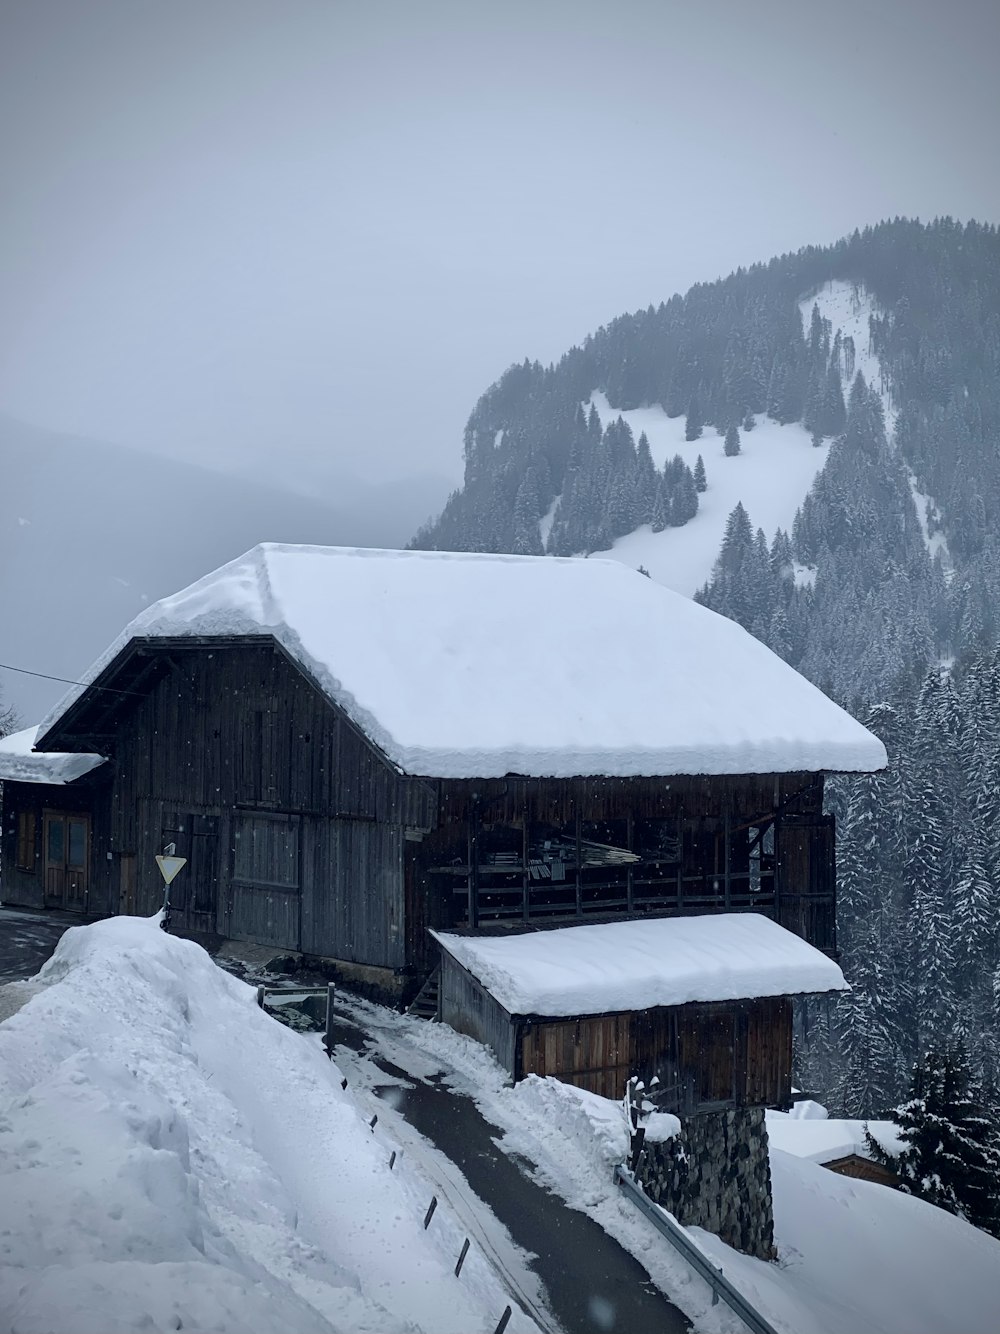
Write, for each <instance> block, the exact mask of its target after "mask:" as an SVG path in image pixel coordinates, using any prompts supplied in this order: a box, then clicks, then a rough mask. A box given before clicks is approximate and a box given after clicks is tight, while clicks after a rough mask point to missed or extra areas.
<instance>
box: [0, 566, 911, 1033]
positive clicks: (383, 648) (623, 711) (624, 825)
mask: <svg viewBox="0 0 1000 1334" xmlns="http://www.w3.org/2000/svg"><path fill="white" fill-rule="evenodd" d="M85 681H86V684H85V686H83V687H82V688H77V689H74V690H73V691H72V692H71V693H70V694H69V695H68V696H67V697H66V699H64V700H63V701H62V703H61V704H60V705H59V706H58V708H57V709H56V710H55V711H54V713H53V714H52V715H51V716H50V717H49V718H48V719H46V720H45V722H44V723H43V725H42V727H41V729H40V730H39V735H38V738H37V742H36V744H37V747H38V750H39V751H40V752H43V753H45V752H59V753H61V754H72V755H74V756H76V757H77V758H79V757H81V756H88V757H91V759H92V761H93V764H92V766H91V772H90V774H89V776H88V782H89V786H88V787H87V788H86V794H87V795H86V801H85V803H84V804H85V806H86V813H87V816H88V818H89V820H90V825H89V832H88V838H89V841H90V843H89V849H88V851H89V871H88V882H87V902H86V906H87V907H88V908H89V910H90V911H92V912H104V913H117V912H136V913H142V914H152V913H154V912H155V911H156V910H157V908H158V907H159V905H160V902H161V898H162V892H163V891H162V883H161V881H160V877H159V875H158V872H157V869H156V865H155V861H154V858H155V856H156V854H157V853H159V852H161V851H162V850H163V849H164V848H165V847H166V846H168V845H170V844H173V845H174V848H175V850H176V852H177V853H178V854H179V855H181V856H184V857H186V858H187V859H188V865H187V866H186V867H185V869H184V870H183V871H182V872H181V873H180V875H179V876H178V877H177V879H176V880H175V881H174V884H173V887H172V891H171V899H172V908H173V921H174V924H175V926H176V927H177V928H179V929H180V930H182V931H185V932H189V933H192V934H195V935H203V936H216V937H225V938H230V939H235V940H246V941H253V942H258V943H261V944H265V945H270V946H274V947H276V948H277V949H281V950H287V951H294V952H298V953H301V954H303V955H306V956H311V957H314V958H318V959H323V960H326V961H328V962H329V964H330V966H331V968H332V969H333V970H334V971H336V972H339V973H340V975H342V976H344V977H345V978H351V979H354V980H355V981H358V982H362V983H365V984H368V985H370V986H372V987H374V988H376V989H377V990H379V991H380V992H381V993H382V994H385V995H390V996H397V997H401V996H404V995H405V994H407V993H408V992H412V991H413V990H415V988H416V987H417V985H419V983H420V981H421V980H422V979H423V978H424V977H425V976H426V975H427V974H428V972H429V971H430V970H431V968H432V967H433V966H434V965H435V964H436V962H437V958H438V947H437V945H436V943H435V942H434V940H433V939H432V937H431V935H430V933H429V932H430V929H434V930H437V931H439V932H457V931H463V930H465V931H479V932H488V931H496V932H508V933H509V932H512V931H513V932H517V931H525V930H529V931H530V930H534V929H536V928H539V927H545V928H547V927H552V926H560V925H565V924H567V923H581V922H591V921H593V922H600V921H613V920H644V919H656V918H661V917H678V916H683V917H688V916H691V915H697V914H705V913H719V912H727V913H733V912H746V911H749V912H753V913H757V914H762V915H763V916H765V917H769V918H771V919H773V920H774V921H775V922H777V923H780V924H781V925H782V926H784V927H785V928H786V929H787V930H788V931H791V932H793V933H795V934H797V935H799V936H802V937H804V938H805V939H807V940H809V941H811V942H812V943H813V944H815V945H816V946H817V947H818V948H819V949H821V950H825V951H828V952H832V951H833V950H834V949H835V944H836V940H835V928H834V921H835V918H834V861H833V847H834V830H833V825H832V821H831V819H830V817H828V816H826V815H824V814H823V809H822V806H823V776H824V772H826V771H868V770H872V769H875V768H878V767H881V765H883V764H884V762H885V759H884V751H883V749H882V747H881V744H880V743H879V742H878V741H877V740H876V739H875V738H874V737H872V736H871V735H870V734H869V733H868V732H866V731H865V729H864V728H862V727H861V726H860V725H859V724H858V723H857V722H855V721H854V720H853V719H852V718H850V717H849V716H848V715H847V714H845V713H844V712H843V711H842V710H840V709H839V708H838V707H837V706H836V705H834V704H833V703H831V701H829V700H828V699H826V698H825V697H824V696H823V695H822V694H821V693H820V692H819V691H818V690H816V689H815V688H814V687H813V686H811V685H810V684H809V683H808V682H806V681H804V680H803V678H801V677H800V676H798V675H797V673H795V672H794V671H792V669H791V668H789V667H788V666H787V665H786V664H784V663H783V662H781V661H780V660H779V659H778V658H776V657H775V656H774V655H773V654H771V653H770V652H769V651H768V650H767V649H766V648H764V647H763V646H762V645H761V644H759V643H758V642H757V641H755V640H754V639H752V638H751V637H750V636H749V635H747V634H746V633H745V632H744V631H743V630H741V629H740V628H739V627H738V626H736V625H734V624H732V623H731V622H729V621H726V620H724V619H723V618H721V617H719V616H716V615H714V614H713V613H711V612H709V611H707V610H705V609H704V608H701V607H698V606H696V605H695V604H693V603H691V602H689V601H688V600H687V599H684V598H681V597H679V596H677V595H675V594H672V593H670V592H668V591H667V590H665V589H663V588H661V587H659V586H658V585H656V584H654V583H652V582H651V581H650V580H648V579H646V578H643V577H642V576H640V575H637V574H635V573H633V572H632V571H629V570H627V569H625V568H624V567H622V566H620V565H617V564H615V563H614V562H610V561H601V560H552V559H547V558H546V559H534V558H529V557H509V556H480V555H467V554H462V555H456V554H450V553H427V552H412V553H399V552H366V551H347V550H340V549H335V548H303V547H279V546H263V547H259V548H255V549H254V550H253V551H252V552H250V553H248V554H247V555H246V556H245V557H242V558H241V559H240V560H238V561H234V562H232V564H231V565H229V566H225V567H223V568H222V569H221V570H218V571H215V572H214V573H213V574H211V575H209V576H207V577H206V578H205V579H203V580H201V581H199V582H198V583H197V584H194V585H192V586H191V588H189V589H186V590H184V591H183V592H181V593H179V594H177V595H175V596H174V597H172V598H168V599H165V600H164V601H163V602H160V603H158V604H156V605H155V606H153V607H151V608H149V609H148V610H147V611H145V612H144V613H143V614H142V615H141V616H140V617H138V618H137V619H136V620H135V621H134V622H133V623H132V624H131V625H130V626H129V627H128V628H127V629H126V631H125V632H124V634H123V635H122V636H121V638H120V639H119V640H118V641H117V642H116V643H115V644H114V645H112V647H111V648H110V649H109V651H108V652H107V653H106V654H105V655H104V657H103V658H102V659H101V660H100V661H99V662H98V663H97V664H95V666H94V667H93V668H92V669H91V670H90V671H89V672H88V673H87V674H86V677H85ZM100 757H104V758H105V759H106V763H101V762H100ZM82 781H83V778H82V777H81V778H80V779H75V780H73V783H70V784H68V785H66V786H67V789H68V788H69V787H73V786H75V784H76V783H79V782H82ZM83 793H84V788H82V787H81V788H80V797H81V800H82V798H83ZM75 796H76V794H74V799H75ZM32 809H34V810H36V811H37V812H38V816H37V818H39V819H41V820H42V821H44V819H45V815H44V810H46V809H48V810H55V809H56V808H55V806H53V805H51V803H50V805H49V806H47V807H46V806H44V803H43V805H42V806H39V805H38V801H37V797H36V795H35V794H33V792H32V790H31V783H30V782H28V781H24V780H22V779H19V778H18V777H17V776H16V775H13V776H8V778H7V781H6V782H5V790H4V826H3V827H4V842H3V878H4V886H5V889H4V892H5V894H7V893H8V892H9V891H11V890H12V891H13V892H14V893H15V894H19V893H24V892H27V891H25V890H24V889H23V885H24V881H23V880H22V879H19V878H18V877H19V876H21V875H22V872H21V871H19V870H18V868H17V866H16V862H17V859H18V853H17V846H18V845H17V838H16V836H14V835H12V834H11V831H12V830H14V829H17V828H21V827H22V815H23V816H25V817H27V814H28V812H29V810H32ZM81 809H83V807H82V806H81ZM37 837H38V838H41V837H42V833H38V835H37ZM25 874H30V873H25ZM32 901H33V902H38V901H40V900H39V898H38V897H37V896H36V898H35V899H33V900H32ZM734 1022H736V1021H735V1020H734ZM740 1022H742V1020H741V1021H740ZM782 1022H783V1021H782Z"/></svg>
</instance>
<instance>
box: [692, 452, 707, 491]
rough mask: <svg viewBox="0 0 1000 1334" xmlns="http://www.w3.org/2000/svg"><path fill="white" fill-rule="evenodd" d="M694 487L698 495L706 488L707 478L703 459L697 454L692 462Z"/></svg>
mask: <svg viewBox="0 0 1000 1334" xmlns="http://www.w3.org/2000/svg"><path fill="white" fill-rule="evenodd" d="M694 489H695V490H696V491H697V492H698V494H699V495H702V494H703V493H704V492H705V491H707V490H708V478H707V477H706V476H705V460H704V459H703V458H702V457H701V455H700V454H699V455H698V457H697V459H696V460H695V464H694Z"/></svg>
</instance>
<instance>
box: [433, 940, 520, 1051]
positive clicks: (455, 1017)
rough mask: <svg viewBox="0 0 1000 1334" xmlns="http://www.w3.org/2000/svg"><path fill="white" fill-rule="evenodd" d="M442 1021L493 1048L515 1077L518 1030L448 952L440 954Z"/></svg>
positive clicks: (493, 1000) (501, 1009)
mask: <svg viewBox="0 0 1000 1334" xmlns="http://www.w3.org/2000/svg"><path fill="white" fill-rule="evenodd" d="M438 995H439V1004H440V1007H441V1018H442V1020H443V1021H444V1022H445V1023H446V1024H450V1025H451V1027H452V1028H454V1029H455V1031H456V1032H458V1033H466V1034H468V1036H469V1037H472V1038H475V1039H476V1040H477V1042H482V1043H483V1044H484V1046H487V1047H490V1048H491V1049H492V1051H493V1054H494V1055H495V1056H496V1058H497V1060H498V1061H499V1062H500V1064H501V1065H502V1066H503V1068H504V1069H505V1070H507V1071H508V1072H509V1073H510V1074H511V1075H512V1076H514V1077H516V1076H517V1074H518V1070H517V1068H516V1066H515V1060H516V1056H517V1039H518V1027H517V1024H516V1022H515V1021H514V1020H513V1019H512V1018H511V1016H510V1014H509V1013H508V1012H507V1011H506V1010H505V1009H504V1007H503V1006H502V1005H501V1004H500V1002H499V1001H497V1000H496V999H494V997H493V996H491V995H490V993H489V992H488V991H487V990H486V989H485V988H484V987H482V986H480V984H479V982H478V981H477V980H476V978H474V977H473V976H472V974H471V973H470V972H469V971H468V970H467V969H465V968H463V967H462V965H461V964H460V963H459V962H458V960H457V959H455V958H454V957H453V956H452V955H451V954H449V953H448V951H447V950H442V951H441V985H440V991H439V993H438Z"/></svg>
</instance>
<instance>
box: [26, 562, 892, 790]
mask: <svg viewBox="0 0 1000 1334" xmlns="http://www.w3.org/2000/svg"><path fill="white" fill-rule="evenodd" d="M261 634H268V635H273V636H274V638H275V639H276V640H277V641H278V642H279V643H280V644H281V645H283V647H284V648H285V649H287V651H288V652H289V654H290V655H291V656H292V657H293V658H294V659H295V660H296V661H297V662H298V663H300V664H301V666H302V667H303V668H304V669H305V671H306V672H308V673H309V674H310V675H311V676H312V677H313V678H314V679H315V681H316V682H317V684H318V685H319V686H320V687H321V688H322V689H323V690H324V691H325V692H326V694H327V695H328V696H329V698H330V699H331V700H333V701H334V702H335V703H337V704H339V705H340V706H341V707H342V708H343V709H344V710H345V711H346V712H347V714H348V715H349V716H350V717H351V718H353V720H354V721H355V722H356V723H357V724H358V726H359V727H360V728H361V729H362V731H364V732H365V733H366V734H367V735H368V736H369V737H370V738H371V739H372V740H373V741H374V742H375V743H376V744H377V745H378V746H379V747H381V749H382V750H383V751H384V753H385V754H386V755H387V756H388V757H389V759H390V760H391V761H393V762H394V763H395V764H397V765H398V766H399V768H400V769H401V770H403V771H405V772H407V773H412V774H423V775H430V776H435V777H442V778H473V777H478V778H489V777H499V776H502V775H504V774H507V773H527V774H535V775H543V776H557V777H569V776H573V775H577V774H581V775H586V774H608V775H620V776H626V775H641V774H646V775H654V774H702V773H704V774H708V773H783V772H795V771H812V770H820V769H827V770H844V771H852V772H854V771H858V772H870V771H872V770H875V769H880V768H883V767H884V765H885V763H886V758H885V750H884V748H883V746H882V743H881V742H880V741H879V740H877V738H875V737H874V736H872V735H871V733H870V732H868V731H866V730H865V728H863V727H862V726H861V724H860V723H858V722H856V721H855V719H853V718H851V717H850V715H849V714H847V713H845V712H844V711H843V710H842V709H841V708H839V707H838V706H837V705H836V704H834V703H833V702H832V701H831V700H829V699H827V697H826V696H825V695H824V694H822V692H821V691H819V690H818V689H817V688H816V687H815V686H813V685H811V684H810V683H809V682H808V681H806V680H805V678H804V677H802V676H800V675H799V674H798V673H797V672H795V671H794V670H793V669H792V668H791V667H789V666H788V665H787V664H786V663H784V662H782V661H781V659H780V658H778V657H776V656H775V655H774V654H773V653H771V652H770V650H769V649H767V648H765V647H764V646H763V645H762V644H760V643H758V642H757V640H755V639H754V638H752V636H750V635H748V634H747V633H746V631H745V630H743V629H741V628H740V627H739V626H738V625H735V624H734V623H733V622H732V621H729V620H726V619H725V618H724V617H722V616H717V615H716V614H715V613H714V612H710V611H708V610H706V609H705V608H704V607H699V606H697V605H695V604H694V603H692V602H690V601H688V599H687V598H683V597H679V596H678V595H676V594H674V593H671V592H669V591H668V590H667V589H665V588H661V587H660V586H659V585H657V584H655V583H653V582H652V581H651V580H649V579H645V578H643V577H642V576H641V575H639V574H636V573H635V572H634V571H629V570H626V569H624V568H623V567H622V566H621V565H619V564H617V563H616V562H614V561H602V560H556V559H552V558H550V557H544V558H542V557H538V558H534V557H530V556H487V555H479V554H473V553H459V554H455V553H449V552H423V551H417V552H398V551H390V552H387V551H364V550H350V549H346V548H336V547H293V546H279V545H273V544H265V545H263V546H259V547H255V548H254V549H253V550H252V551H250V552H248V553H247V554H246V555H245V556H242V557H240V558H239V559H238V560H235V561H233V562H231V563H230V564H229V565H225V566H223V567H222V568H221V569H219V570H216V571H215V572H214V573H212V574H210V575H207V576H206V577H205V578H204V579H201V580H199V581H198V582H197V583H195V584H192V585H191V586H190V588H187V589H184V590H183V591H182V592H180V593H177V594H176V595H174V596H173V597H169V598H165V599H164V600H163V601H162V602H158V603H156V604H155V605H154V606H152V607H150V608H147V609H146V610H145V611H144V612H142V614H141V615H139V616H137V617H136V619H135V620H134V621H133V622H132V623H131V624H130V625H129V626H128V627H127V629H126V630H125V632H124V634H123V635H122V636H121V637H120V638H119V639H118V640H117V641H116V642H115V644H113V645H112V646H111V648H110V649H109V650H108V652H107V653H106V654H105V655H104V656H103V657H102V658H101V659H100V660H99V661H98V662H97V663H96V664H95V665H94V666H93V667H92V668H91V669H90V670H89V671H88V672H87V673H86V674H85V677H84V680H85V681H87V682H91V681H93V680H94V679H95V677H97V676H98V675H99V673H100V672H101V671H102V670H103V669H104V668H105V667H106V666H107V665H108V664H109V663H110V662H112V661H113V659H114V658H115V657H116V656H117V654H118V653H119V652H120V651H121V649H122V648H124V647H125V645H126V644H127V643H128V642H129V640H131V639H135V638H139V639H141V638H146V637H149V638H154V639H155V638H157V637H163V636H168V637H172V636H185V635H197V636H209V637H211V636H231V635H261ZM80 693H81V691H80V689H79V688H76V689H75V690H74V691H71V692H70V693H69V694H68V695H67V696H66V698H65V699H64V700H63V701H62V703H61V704H60V705H59V706H58V707H57V709H56V710H55V712H54V713H53V714H51V715H50V716H49V717H48V718H47V719H46V720H45V723H44V724H43V728H44V729H45V730H48V729H49V728H51V727H52V726H53V724H54V723H55V722H56V721H57V720H58V718H59V717H60V716H61V715H62V714H63V713H64V712H65V711H66V709H67V708H68V707H69V706H70V705H71V704H72V703H73V702H74V700H75V699H76V698H77V697H78V696H79V694H80Z"/></svg>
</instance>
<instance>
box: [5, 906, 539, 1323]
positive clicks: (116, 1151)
mask: <svg viewBox="0 0 1000 1334" xmlns="http://www.w3.org/2000/svg"><path fill="white" fill-rule="evenodd" d="M39 982H40V984H41V989H40V991H39V993H38V994H37V995H35V996H34V997H33V999H31V1000H30V1001H29V1003H28V1004H27V1005H26V1006H25V1007H24V1008H23V1009H21V1010H20V1011H19V1012H18V1013H17V1014H15V1015H14V1016H13V1017H11V1018H10V1019H8V1020H7V1021H6V1022H5V1023H3V1024H2V1025H0V1131H2V1132H3V1133H2V1134H0V1175H2V1184H0V1266H2V1267H0V1327H2V1328H4V1329H12V1330H14V1329H16V1330H17V1331H19V1334H33V1332H35V1331H38V1332H39V1334H41V1331H53V1330H58V1331H60V1334H91V1332H92V1334H110V1332H112V1331H131V1330H174V1329H187V1330H193V1331H199V1334H201V1332H202V1331H216V1332H217V1334H228V1332H229V1331H233V1332H234V1334H235V1331H241V1332H242V1331H245V1332H246V1334H270V1332H271V1331H273V1334H288V1331H295V1334H306V1332H307V1331H317V1332H319V1331H323V1332H326V1331H331V1330H345V1331H348V1330H349V1331H372V1334H375V1332H376V1331H378V1332H380V1334H381V1332H382V1331H400V1332H402V1331H407V1334H416V1332H417V1331H421V1330H427V1331H434V1332H435V1334H437V1332H438V1331H452V1332H453V1334H463V1332H464V1331H468V1330H478V1329H483V1330H485V1329H492V1328H493V1327H494V1326H495V1324H496V1321H497V1320H498V1318H499V1315H500V1313H501V1312H502V1311H503V1309H504V1306H505V1305H506V1304H507V1300H508V1299H507V1296H506V1293H505V1292H504V1290H503V1289H502V1288H501V1286H500V1284H499V1283H498V1282H497V1281H496V1280H495V1278H494V1277H493V1275H492V1273H491V1271H489V1270H488V1269H487V1268H486V1266H485V1264H484V1263H483V1262H482V1260H481V1259H477V1258H476V1256H474V1255H470V1257H469V1261H467V1264H466V1267H465V1269H463V1271H462V1277H461V1279H460V1280H457V1279H455V1278H454V1276H453V1273H452V1270H453V1268H454V1263H455V1257H456V1255H457V1251H458V1247H459V1245H460V1244H461V1237H460V1236H459V1235H457V1234H454V1235H453V1233H454V1230H453V1229H452V1232H448V1229H447V1227H445V1226H442V1224H445V1223H446V1222H447V1220H446V1219H445V1220H440V1219H439V1220H438V1221H437V1223H436V1224H435V1225H434V1226H432V1228H431V1229H430V1230H429V1231H426V1232H425V1231H424V1228H423V1225H422V1224H423V1214H424V1211H425V1210H426V1208H427V1204H428V1201H429V1198H430V1195H431V1190H430V1188H429V1187H428V1186H427V1184H426V1182H423V1181H422V1180H421V1179H419V1177H416V1176H415V1175H414V1173H413V1172H412V1171H407V1170H405V1169H404V1170H402V1171H400V1170H398V1169H399V1166H400V1165H399V1164H397V1171H395V1172H390V1171H389V1167H388V1157H389V1148H388V1147H387V1146H386V1145H385V1144H382V1143H380V1142H379V1141H378V1139H377V1137H376V1136H374V1135H373V1134H372V1133H371V1131H370V1130H369V1127H368V1126H367V1125H366V1124H365V1121H364V1120H363V1119H362V1117H361V1115H360V1114H359V1112H358V1110H357V1107H356V1106H355V1104H354V1101H353V1098H352V1096H351V1094H350V1092H349V1091H348V1092H347V1093H345V1092H343V1091H342V1090H341V1088H340V1074H339V1071H338V1070H337V1069H336V1067H335V1066H333V1065H331V1064H330V1063H329V1062H328V1061H327V1060H326V1058H325V1057H324V1056H323V1054H322V1053H321V1051H320V1050H318V1049H317V1048H316V1046H315V1045H314V1044H313V1043H312V1042H310V1041H308V1040H307V1039H305V1038H303V1037H301V1036H298V1035H296V1034H294V1033H292V1032H291V1031H290V1030H288V1029H286V1028H284V1027H283V1026H281V1025H280V1024H278V1023H276V1022H275V1021H274V1020H273V1019H271V1018H269V1017H268V1016H267V1015H265V1014H264V1012H263V1011H261V1010H260V1009H258V1008H257V1006H256V1004H255V999H254V992H253V989H252V988H250V987H248V986H246V985H245V984H243V983H241V982H238V981H236V980H235V979H233V978H232V977H230V976H228V975H227V974H225V973H223V972H221V971H220V970H219V969H217V968H216V967H215V965H214V964H213V963H212V961H211V960H210V959H209V957H208V955H207V954H205V953H204V951H203V950H201V949H200V948H199V947H198V946H196V945H194V944H192V943H191V942H188V941H183V940H177V939H174V938H172V937H169V936H167V935H165V934H164V933H163V932H161V931H160V930H158V929H157V927H156V925H155V920H154V921H144V920H139V919H136V918H113V919H111V920H110V921H106V922H101V923H98V924H96V925H93V926H87V927H77V928H74V929H72V930H70V931H68V932H67V933H66V934H65V935H64V936H63V938H62V941H61V942H60V944H59V946H58V948H57V950H56V953H55V955H54V956H53V958H52V960H51V961H50V962H49V964H47V965H46V967H45V968H44V969H43V971H42V973H41V974H40V975H39ZM445 1235H447V1246H446V1245H445V1244H444V1240H443V1238H444V1237H445ZM470 1266H471V1267H470ZM512 1327H519V1328H520V1329H521V1330H526V1329H529V1328H532V1326H531V1325H530V1323H529V1322H528V1321H527V1320H525V1318H524V1317H523V1316H522V1315H521V1314H520V1313H519V1312H518V1313H516V1314H515V1317H514V1320H513V1322H512Z"/></svg>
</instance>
